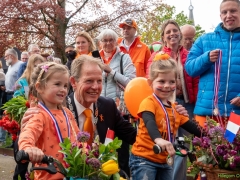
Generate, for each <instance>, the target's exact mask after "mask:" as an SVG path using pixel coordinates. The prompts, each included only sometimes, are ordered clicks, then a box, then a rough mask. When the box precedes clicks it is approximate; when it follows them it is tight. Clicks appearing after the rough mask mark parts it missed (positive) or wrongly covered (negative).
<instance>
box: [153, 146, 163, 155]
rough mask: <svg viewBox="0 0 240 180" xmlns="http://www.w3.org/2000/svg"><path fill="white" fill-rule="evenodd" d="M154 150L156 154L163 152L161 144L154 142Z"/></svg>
mask: <svg viewBox="0 0 240 180" xmlns="http://www.w3.org/2000/svg"><path fill="white" fill-rule="evenodd" d="M153 152H154V153H155V154H160V153H161V152H162V148H161V147H160V146H159V145H157V144H154V145H153Z"/></svg>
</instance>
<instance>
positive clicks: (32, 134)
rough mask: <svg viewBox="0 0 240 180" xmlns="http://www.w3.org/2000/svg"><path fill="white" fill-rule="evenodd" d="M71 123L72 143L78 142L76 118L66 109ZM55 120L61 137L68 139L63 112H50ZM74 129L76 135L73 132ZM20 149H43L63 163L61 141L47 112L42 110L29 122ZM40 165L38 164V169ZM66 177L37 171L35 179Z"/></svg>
mask: <svg viewBox="0 0 240 180" xmlns="http://www.w3.org/2000/svg"><path fill="white" fill-rule="evenodd" d="M64 110H65V112H66V114H67V116H68V118H69V121H70V139H71V141H72V142H75V141H76V136H75V135H76V134H77V133H78V132H79V128H78V126H77V123H76V121H75V119H74V116H73V114H72V112H71V111H70V110H68V109H67V108H64ZM50 111H51V113H52V114H53V116H54V117H55V119H56V120H57V123H58V126H59V128H60V132H61V135H62V137H63V139H64V138H66V137H68V129H67V124H66V119H65V116H64V114H63V112H62V110H50ZM73 129H74V131H75V133H74V132H73ZM18 144H19V149H23V150H25V149H26V148H28V147H33V146H34V147H38V148H39V149H42V151H43V152H44V154H46V155H48V156H52V157H53V158H55V159H58V160H59V161H60V162H63V155H62V153H60V152H59V151H60V150H61V149H60V146H59V140H58V136H57V133H56V130H55V126H54V124H53V121H52V120H51V119H50V116H49V115H48V114H47V112H46V111H44V110H43V109H40V112H39V113H38V114H34V115H33V117H32V118H31V119H30V120H29V121H28V122H27V125H26V126H25V127H24V128H23V129H22V131H21V133H20V137H19V142H18ZM37 166H38V165H37V164H36V167H37ZM41 166H46V164H41ZM63 178H64V177H63V175H62V174H60V173H57V174H49V173H48V172H46V171H35V172H34V179H37V180H40V179H41V180H46V179H49V180H51V179H54V180H58V179H59V180H60V179H61V180H62V179H63Z"/></svg>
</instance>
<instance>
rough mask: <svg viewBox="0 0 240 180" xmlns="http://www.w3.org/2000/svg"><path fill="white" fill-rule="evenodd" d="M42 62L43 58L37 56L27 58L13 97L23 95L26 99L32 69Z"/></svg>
mask: <svg viewBox="0 0 240 180" xmlns="http://www.w3.org/2000/svg"><path fill="white" fill-rule="evenodd" d="M44 61H45V60H44V58H43V57H42V56H41V55H39V54H33V55H31V56H30V57H29V59H28V63H27V67H26V69H25V71H24V72H23V74H22V76H21V77H20V78H19V79H18V80H17V82H16V84H15V87H16V88H15V89H16V90H15V92H14V95H13V96H14V97H16V96H24V95H25V97H26V98H28V92H29V85H30V84H31V75H32V73H33V69H34V68H35V67H36V66H37V65H38V64H40V63H43V62H44Z"/></svg>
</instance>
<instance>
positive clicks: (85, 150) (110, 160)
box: [58, 132, 122, 180]
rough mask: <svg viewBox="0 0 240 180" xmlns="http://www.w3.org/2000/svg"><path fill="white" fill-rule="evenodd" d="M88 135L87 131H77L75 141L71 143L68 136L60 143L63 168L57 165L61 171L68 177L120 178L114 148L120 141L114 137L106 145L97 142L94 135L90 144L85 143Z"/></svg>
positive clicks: (97, 139)
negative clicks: (63, 162)
mask: <svg viewBox="0 0 240 180" xmlns="http://www.w3.org/2000/svg"><path fill="white" fill-rule="evenodd" d="M89 138H90V135H89V133H87V132H79V133H78V135H77V142H74V143H71V142H70V140H69V139H68V138H65V139H64V142H63V143H60V147H61V148H62V150H61V151H60V152H61V153H63V154H64V156H65V157H64V161H65V163H66V165H65V167H66V168H64V167H63V166H62V165H60V167H59V165H58V169H59V170H60V171H61V173H62V174H63V175H64V176H65V177H67V178H69V177H71V178H72V179H74V178H87V179H101V180H107V179H109V178H110V177H111V176H112V175H113V178H114V179H120V176H119V173H118V172H119V168H118V163H117V162H118V159H117V152H116V150H117V149H118V148H119V147H120V146H121V144H122V141H121V140H118V138H115V139H114V140H113V141H112V142H110V143H108V144H107V145H105V144H101V143H100V142H99V137H98V136H96V138H95V140H94V142H93V143H92V146H89V145H87V143H86V142H87V141H88V140H89Z"/></svg>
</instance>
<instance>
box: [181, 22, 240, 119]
mask: <svg viewBox="0 0 240 180" xmlns="http://www.w3.org/2000/svg"><path fill="white" fill-rule="evenodd" d="M215 49H220V50H222V64H221V70H220V82H219V84H220V86H219V92H218V109H219V112H220V115H221V116H224V115H225V116H229V114H230V112H231V111H235V113H237V114H240V107H238V106H234V105H231V104H230V101H231V100H232V99H233V98H235V97H237V96H240V94H239V93H240V32H228V31H226V30H224V29H223V28H222V23H220V24H219V25H218V26H217V27H216V29H215V31H214V32H212V33H207V34H205V35H203V36H201V37H199V38H198V39H197V40H196V42H195V43H194V44H193V46H192V48H191V50H190V53H189V54H188V58H187V62H186V64H185V69H186V71H187V73H188V74H189V75H190V76H193V77H197V76H200V80H199V85H198V89H199V90H198V95H197V102H196V106H195V109H194V114H196V115H202V116H203V115H212V114H213V109H214V102H213V100H214V97H213V96H214V72H215V70H214V65H215V63H212V62H210V58H209V52H210V51H212V50H215Z"/></svg>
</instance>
